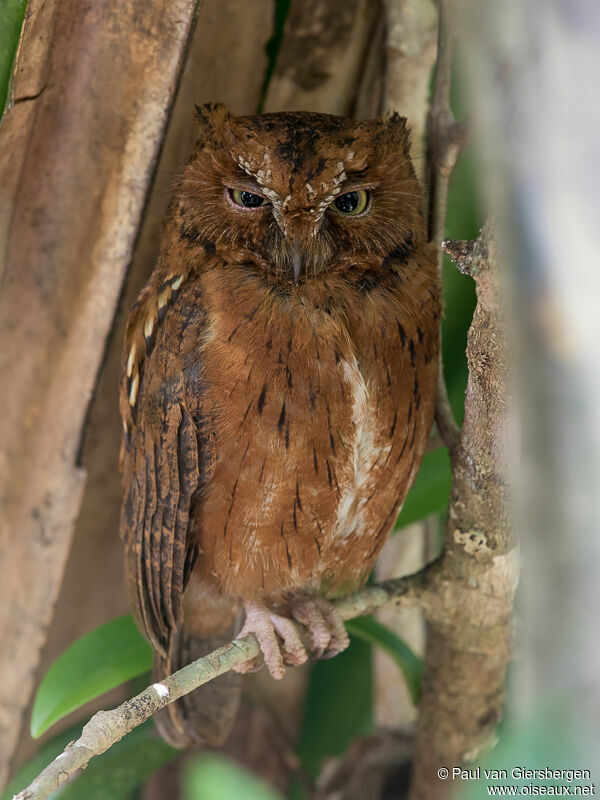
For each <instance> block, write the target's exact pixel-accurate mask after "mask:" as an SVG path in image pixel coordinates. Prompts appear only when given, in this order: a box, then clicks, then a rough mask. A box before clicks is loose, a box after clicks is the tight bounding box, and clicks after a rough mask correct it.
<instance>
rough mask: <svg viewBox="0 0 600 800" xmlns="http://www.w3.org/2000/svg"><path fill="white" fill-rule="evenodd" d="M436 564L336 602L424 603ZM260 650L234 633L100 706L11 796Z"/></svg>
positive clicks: (358, 612)
mask: <svg viewBox="0 0 600 800" xmlns="http://www.w3.org/2000/svg"><path fill="white" fill-rule="evenodd" d="M436 568H437V563H436V562H433V563H432V564H430V565H428V566H427V567H426V568H425V569H424V570H421V571H420V572H417V573H415V574H414V575H408V576H406V577H404V578H396V579H393V580H389V581H385V582H384V583H381V584H379V585H376V586H370V587H368V588H366V589H364V590H363V591H361V592H357V593H356V594H354V595H349V596H348V597H344V598H341V599H340V600H337V601H336V602H335V605H336V607H337V609H338V611H339V612H340V614H341V616H342V618H343V619H345V620H348V619H352V618H354V617H359V616H362V615H364V614H369V613H371V612H372V611H375V609H377V608H381V607H382V606H384V605H390V604H395V605H396V606H410V605H416V604H419V603H423V601H424V599H425V595H426V593H427V592H428V591H430V587H431V579H432V577H433V575H434V574H435V571H436ZM259 653H260V649H259V646H258V642H257V641H256V638H255V637H254V636H247V637H244V638H243V639H236V640H234V641H233V642H230V644H227V645H225V646H224V647H220V648H219V649H218V650H215V651H214V652H212V653H210V654H209V655H207V656H204V657H203V658H199V659H197V660H196V661H194V662H192V663H191V664H188V666H187V667H183V669H180V670H178V671H177V672H174V673H173V674H172V675H169V676H168V677H167V678H164V680H162V681H160V683H155V684H153V685H152V686H148V687H147V688H146V689H144V691H143V692H141V694H138V695H136V696H135V697H132V698H131V699H130V700H126V701H125V702H124V703H122V704H121V705H120V706H118V707H117V708H113V709H111V710H110V711H98V712H97V713H96V714H94V716H93V717H92V718H91V719H90V721H89V722H88V723H86V725H84V727H83V730H82V732H81V736H80V737H79V739H77V741H75V742H71V743H70V744H68V745H67V747H66V748H65V750H64V751H63V752H62V753H61V754H60V755H59V756H57V757H56V758H55V759H54V761H52V763H51V764H49V765H48V766H47V767H46V768H45V769H44V770H43V771H42V772H41V773H40V774H39V775H38V776H37V778H35V779H34V780H33V781H32V783H31V784H30V785H29V786H28V787H27V788H26V789H24V790H23V791H22V792H20V793H19V794H18V795H15V798H14V800H44V798H46V797H48V795H49V794H50V793H51V792H53V791H55V790H56V789H57V788H58V787H59V786H60V784H61V783H63V782H64V781H65V780H66V779H67V778H68V777H69V776H70V775H72V774H73V773H74V772H76V771H77V770H78V769H81V768H82V767H85V766H86V765H87V764H88V762H89V761H90V759H91V758H93V757H94V756H97V755H100V754H101V753H104V752H106V750H108V749H109V748H110V747H112V745H113V744H115V743H116V742H118V741H119V740H120V739H122V738H123V736H125V735H126V734H127V733H129V732H130V731H132V730H133V729H134V728H136V727H137V726H138V725H141V724H142V723H143V722H145V721H146V720H147V719H148V718H149V717H151V716H152V715H153V714H155V713H156V712H157V711H159V710H160V709H161V708H164V706H166V705H168V704H169V703H172V702H174V701H175V700H177V699H178V698H180V697H182V696H183V695H185V694H188V693H189V692H192V691H193V690H194V689H197V688H198V686H202V684H204V683H208V682H209V681H211V680H214V678H217V677H218V676H219V675H223V674H224V673H226V672H229V671H230V670H231V669H233V668H234V667H236V666H238V665H239V664H243V663H244V662H245V661H249V660H250V659H252V658H255V657H256V656H257V655H258V654H259Z"/></svg>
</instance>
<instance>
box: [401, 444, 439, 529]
mask: <svg viewBox="0 0 600 800" xmlns="http://www.w3.org/2000/svg"><path fill="white" fill-rule="evenodd" d="M451 486H452V472H451V470H450V457H449V455H448V451H447V450H446V448H445V447H440V448H439V450H433V451H432V452H431V453H425V457H424V458H423V462H422V464H421V469H420V470H419V474H418V475H417V479H416V481H415V484H414V486H413V487H412V489H411V490H410V492H409V493H408V496H407V498H406V501H405V503H404V507H403V508H402V511H401V512H400V516H399V517H398V519H397V520H396V526H395V530H398V528H404V527H406V525H411V524H412V523H413V522H416V521H417V520H419V519H423V518H424V517H427V516H429V515H430V514H437V513H439V512H440V511H444V510H445V509H446V508H447V507H448V501H449V499H450V488H451Z"/></svg>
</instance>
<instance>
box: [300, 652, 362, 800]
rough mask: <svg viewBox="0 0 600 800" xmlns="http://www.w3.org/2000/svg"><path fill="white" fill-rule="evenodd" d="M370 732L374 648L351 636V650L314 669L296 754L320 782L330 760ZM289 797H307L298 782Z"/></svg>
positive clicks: (316, 665) (318, 663)
mask: <svg viewBox="0 0 600 800" xmlns="http://www.w3.org/2000/svg"><path fill="white" fill-rule="evenodd" d="M372 730H373V664H372V648H371V646H370V645H369V644H368V643H367V642H364V641H362V639H358V638H354V637H351V639H350V647H349V648H348V649H347V650H344V652H343V653H340V655H338V656H336V657H335V658H332V659H331V660H330V661H317V663H316V664H315V665H314V667H313V668H312V670H311V676H310V681H309V684H308V693H307V697H306V704H305V708H304V720H303V723H302V729H301V732H300V741H299V743H298V755H299V757H300V759H301V761H302V763H303V765H304V767H305V769H306V771H307V772H308V773H309V774H310V775H312V777H314V778H316V777H317V776H318V775H319V773H320V771H321V767H322V765H323V761H324V760H325V759H326V758H331V757H334V756H339V755H341V754H342V753H344V752H345V751H346V749H347V747H348V745H349V744H350V743H351V742H352V741H353V739H356V737H358V736H363V735H365V734H367V733H371V731H372ZM290 796H291V797H292V798H294V800H297V799H298V798H303V797H305V796H306V794H305V792H304V790H303V788H302V786H301V785H300V783H299V782H294V784H293V786H292V791H291V795H290Z"/></svg>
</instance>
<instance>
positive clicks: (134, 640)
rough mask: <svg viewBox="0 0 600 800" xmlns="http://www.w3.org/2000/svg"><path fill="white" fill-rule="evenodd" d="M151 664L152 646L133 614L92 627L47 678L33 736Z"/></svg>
mask: <svg viewBox="0 0 600 800" xmlns="http://www.w3.org/2000/svg"><path fill="white" fill-rule="evenodd" d="M151 667H152V651H151V650H150V646H149V645H148V644H147V642H146V641H145V640H144V639H143V638H142V636H141V634H140V633H139V631H138V629H137V628H136V626H135V623H134V621H133V619H132V618H131V617H130V616H129V615H126V616H124V617H119V618H118V619H114V620H111V622H107V623H106V624H105V625H101V626H100V627H99V628H96V629H95V630H93V631H90V633H87V634H86V635H85V636H82V637H81V639H78V640H77V641H76V642H75V643H74V644H72V645H71V647H69V648H68V649H67V650H65V652H64V653H62V654H61V655H60V656H59V657H58V658H57V659H56V661H55V662H54V664H52V666H51V667H50V669H49V670H48V672H47V673H46V675H45V676H44V678H43V679H42V682H41V684H40V687H39V689H38V691H37V695H36V698H35V702H34V704H33V712H32V715H31V735H32V736H33V738H34V739H37V738H38V736H41V735H42V734H43V733H44V732H45V731H47V730H48V728H50V727H51V726H52V725H54V723H55V722H57V721H58V720H59V719H62V717H64V716H66V715H67V714H69V713H71V711H74V710H75V709H77V708H80V707H81V706H82V705H84V704H85V703H87V702H88V701H90V700H93V699H94V698H95V697H98V696H99V695H101V694H104V693H105V692H108V691H109V690H110V689H114V687H115V686H119V685H120V684H122V683H124V682H125V681H128V680H131V678H135V677H136V676H137V675H141V674H142V673H144V672H148V670H150V669H151Z"/></svg>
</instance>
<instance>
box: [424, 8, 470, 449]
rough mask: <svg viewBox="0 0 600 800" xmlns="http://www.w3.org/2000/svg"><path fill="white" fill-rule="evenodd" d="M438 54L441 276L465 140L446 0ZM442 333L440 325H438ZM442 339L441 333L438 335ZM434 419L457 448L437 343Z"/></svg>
mask: <svg viewBox="0 0 600 800" xmlns="http://www.w3.org/2000/svg"><path fill="white" fill-rule="evenodd" d="M438 5H439V28H438V58H437V67H436V73H435V84H434V92H433V102H432V104H431V110H430V119H429V130H430V143H431V153H430V183H429V185H430V204H429V211H430V238H431V240H432V241H433V242H436V243H437V245H438V275H439V279H440V282H441V280H442V265H443V259H444V254H443V251H442V248H441V243H442V241H443V240H444V239H445V231H446V206H447V202H448V186H449V183H450V176H451V175H452V170H453V169H454V166H455V164H456V161H457V159H458V155H459V153H460V151H461V148H462V146H463V144H464V142H465V138H466V128H465V126H464V125H461V124H459V123H457V122H456V120H455V119H454V115H453V113H452V110H451V108H450V86H451V81H452V52H453V41H452V34H451V31H450V29H449V25H448V16H447V15H448V10H447V5H446V0H439V4H438ZM440 334H441V326H440ZM440 342H441V335H440ZM435 419H436V422H437V426H438V430H439V432H440V436H441V437H442V439H443V440H444V443H445V445H446V446H447V448H448V450H449V451H450V455H453V454H454V453H455V452H456V448H457V445H458V439H459V435H460V430H459V428H458V425H457V424H456V421H455V419H454V415H453V414H452V409H451V407H450V402H449V400H448V391H447V388H446V380H445V378H444V369H443V361H442V355H441V346H440V361H439V374H438V390H437V400H436V412H435Z"/></svg>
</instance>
